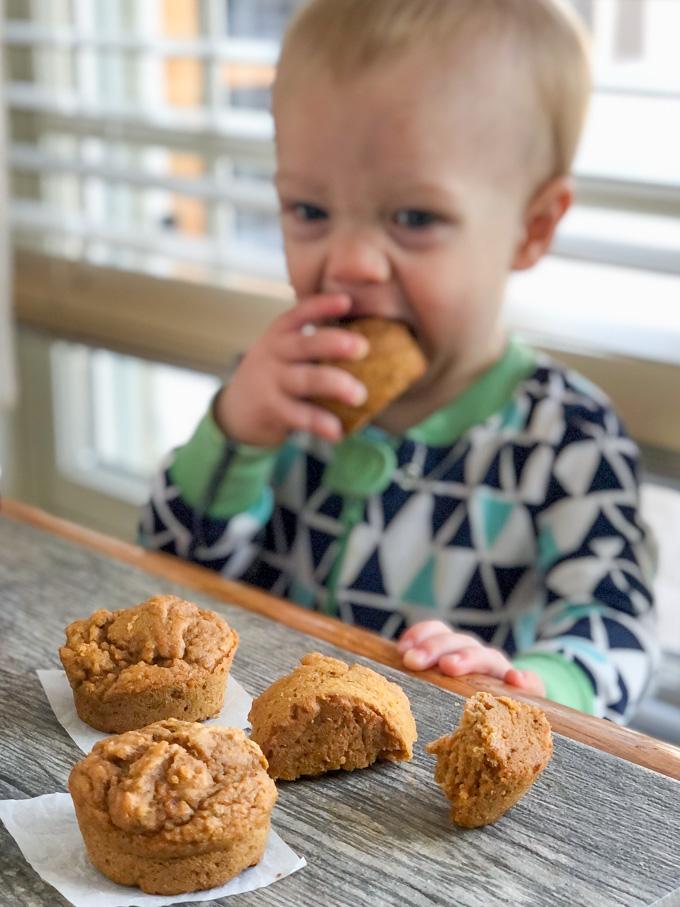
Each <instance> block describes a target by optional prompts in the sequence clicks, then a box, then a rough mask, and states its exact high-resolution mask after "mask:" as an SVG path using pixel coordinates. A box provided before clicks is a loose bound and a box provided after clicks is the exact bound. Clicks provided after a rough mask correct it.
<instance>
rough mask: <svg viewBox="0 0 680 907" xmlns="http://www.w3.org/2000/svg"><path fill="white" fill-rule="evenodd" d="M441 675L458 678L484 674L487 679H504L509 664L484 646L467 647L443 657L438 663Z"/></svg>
mask: <svg viewBox="0 0 680 907" xmlns="http://www.w3.org/2000/svg"><path fill="white" fill-rule="evenodd" d="M438 667H439V670H440V671H441V672H442V674H448V675H449V676H450V677H460V676H462V675H463V674H486V676H487V677H497V678H498V679H499V680H502V679H503V677H505V675H506V673H507V671H508V668H509V667H510V662H509V661H508V659H507V658H506V657H505V655H503V653H502V652H499V651H498V650H497V649H489V648H487V647H486V646H469V647H468V648H465V649H459V650H458V651H457V652H450V653H446V654H445V655H443V656H442V657H441V658H440V659H439V661H438Z"/></svg>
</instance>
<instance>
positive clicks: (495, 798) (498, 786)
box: [426, 693, 553, 828]
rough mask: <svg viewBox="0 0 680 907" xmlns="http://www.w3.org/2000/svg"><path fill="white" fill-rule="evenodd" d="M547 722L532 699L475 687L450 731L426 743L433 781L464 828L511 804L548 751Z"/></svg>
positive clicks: (487, 819) (489, 819) (496, 816)
mask: <svg viewBox="0 0 680 907" xmlns="http://www.w3.org/2000/svg"><path fill="white" fill-rule="evenodd" d="M552 749H553V747H552V736H551V733H550V725H549V723H548V719H547V718H546V717H545V714H544V712H542V711H541V709H539V708H538V706H535V705H529V704H527V703H525V702H517V701H516V700H514V699H510V698H508V697H507V696H498V697H496V696H492V695H491V693H475V695H474V696H472V697H471V698H470V699H468V701H467V702H466V704H465V708H464V710H463V717H462V718H461V722H460V725H459V726H458V728H457V730H455V731H454V732H453V733H451V734H448V735H446V736H445V737H440V738H439V739H438V740H434V741H433V742H432V743H428V744H427V746H426V750H427V752H428V753H432V754H433V755H435V756H436V757H437V765H436V768H435V776H434V777H435V781H436V782H437V783H438V784H440V785H441V787H442V788H443V790H444V793H445V794H446V796H447V797H448V799H449V800H450V802H451V818H452V820H453V822H454V823H455V824H456V825H460V826H462V827H463V828H478V827H479V826H481V825H488V824H489V823H491V822H495V821H496V820H497V819H500V817H501V816H502V815H503V814H504V813H506V812H507V811H508V810H509V809H510V808H511V807H512V806H514V805H515V804H516V803H517V802H518V801H519V800H520V799H521V798H522V797H523V796H524V794H526V792H527V791H528V790H529V788H530V787H531V785H532V784H533V783H534V781H535V780H536V778H538V776H539V775H540V773H541V772H542V771H543V769H544V768H545V767H546V765H547V764H548V762H549V761H550V757H551V756H552Z"/></svg>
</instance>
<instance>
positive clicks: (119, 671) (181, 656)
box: [59, 595, 238, 733]
mask: <svg viewBox="0 0 680 907" xmlns="http://www.w3.org/2000/svg"><path fill="white" fill-rule="evenodd" d="M237 646H238V635H237V634H236V631H235V630H232V629H231V627H230V626H229V625H228V624H227V622H226V621H225V620H223V619H222V618H221V617H220V616H219V615H217V614H215V613H214V612H213V611H202V610H200V609H199V608H197V607H196V605H194V604H192V603H191V602H187V601H183V600H182V599H181V598H177V597H176V596H174V595H158V596H156V597H154V598H150V599H148V600H147V601H145V602H143V603H142V604H141V605H137V606H136V607H134V608H126V609H125V610H122V611H103V610H102V611H95V613H94V614H93V615H92V616H91V617H88V618H87V619H86V620H76V621H74V622H73V623H72V624H70V625H69V626H68V627H67V628H66V645H64V646H62V647H61V649H60V650H59V656H60V658H61V663H62V664H63V666H64V670H65V671H66V675H67V676H68V679H69V683H70V684H71V688H72V690H73V698H74V701H75V706H76V711H77V712H78V715H79V716H80V718H82V720H83V721H85V722H86V723H87V724H89V725H90V726H91V727H93V728H97V730H100V731H108V732H116V733H119V732H121V731H129V730H133V729H134V728H140V727H144V725H145V724H150V723H151V722H152V721H159V720H160V719H162V718H183V719H185V720H187V721H200V720H201V719H204V718H210V717H211V716H213V715H216V714H217V713H218V712H219V711H220V709H221V708H222V705H223V703H224V691H225V687H226V683H227V677H228V676H229V669H230V667H231V663H232V661H233V658H234V653H235V652H236V647H237Z"/></svg>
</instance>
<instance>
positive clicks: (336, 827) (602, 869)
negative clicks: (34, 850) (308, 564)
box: [0, 517, 680, 907]
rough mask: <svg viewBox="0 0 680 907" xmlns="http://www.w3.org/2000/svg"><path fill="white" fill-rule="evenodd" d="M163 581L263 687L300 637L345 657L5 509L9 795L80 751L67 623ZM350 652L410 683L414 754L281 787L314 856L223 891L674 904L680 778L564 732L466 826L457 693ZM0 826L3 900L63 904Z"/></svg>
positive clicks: (43, 786) (65, 766)
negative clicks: (522, 780)
mask: <svg viewBox="0 0 680 907" xmlns="http://www.w3.org/2000/svg"><path fill="white" fill-rule="evenodd" d="M158 592H174V593H176V594H180V595H182V594H183V595H184V596H185V597H187V598H189V599H191V600H193V601H196V602H197V604H199V605H201V606H203V607H212V608H214V609H215V610H217V611H220V612H222V613H224V615H225V617H226V618H227V620H228V621H230V623H232V624H233V626H234V627H235V628H236V629H237V630H238V632H239V634H240V636H241V645H240V648H239V651H238V653H237V655H236V659H235V662H234V667H233V672H234V675H235V677H236V678H237V679H238V680H239V681H240V682H241V683H242V684H243V685H244V686H245V687H246V688H247V689H248V690H249V691H250V692H251V693H252V694H254V695H256V694H257V693H259V692H260V691H261V690H262V689H263V688H264V687H265V686H266V685H267V684H269V683H270V682H271V681H272V680H274V679H275V678H276V677H278V676H280V675H281V674H283V673H285V672H287V671H288V670H290V668H291V667H292V666H293V665H294V664H296V663H297V661H298V659H299V658H300V656H301V655H303V654H304V653H305V652H308V651H313V650H318V651H322V652H326V653H329V654H333V655H336V656H339V657H345V658H348V656H347V655H346V654H345V653H344V652H343V651H342V650H340V649H336V648H334V647H333V646H330V645H327V644H325V643H321V642H319V641H318V640H316V639H314V638H313V637H310V636H305V635H304V634H302V633H299V632H296V631H294V630H291V629H288V628H287V627H284V626H282V625H280V624H277V623H275V622H273V621H270V620H267V619H265V618H262V617H259V616H257V615H255V614H252V613H250V612H248V611H245V610H243V609H241V608H238V607H229V606H224V605H222V604H221V603H219V602H216V601H214V600H212V599H210V598H208V597H207V596H205V595H200V594H196V593H195V592H194V591H192V590H187V589H183V588H182V587H181V586H179V585H177V584H176V583H171V582H165V583H164V582H162V581H159V580H158V578H156V577H153V576H151V575H149V574H147V573H144V572H142V571H140V570H138V569H135V568H132V567H130V566H127V565H125V564H123V563H120V562H118V561H115V560H113V559H111V558H108V557H106V556H103V555H101V554H97V553H95V552H93V551H91V550H89V549H87V548H84V547H80V546H78V545H75V544H73V543H71V542H67V541H64V540H62V539H59V538H57V537H55V536H53V535H51V534H49V533H46V532H43V531H40V530H37V529H35V528H33V527H30V526H28V525H24V524H21V523H17V522H14V521H12V520H8V519H7V518H4V517H0V649H1V652H0V654H1V657H0V684H1V687H0V689H1V690H2V697H1V702H0V728H1V729H2V730H1V732H0V798H22V797H34V796H38V795H40V794H45V793H52V792H56V791H65V790H66V779H67V777H68V773H69V771H70V769H71V767H72V765H73V764H74V762H76V761H77V760H78V759H79V758H81V755H82V754H81V753H80V752H79V750H78V749H77V748H76V746H75V744H74V743H73V742H72V741H71V739H70V737H68V736H67V734H66V732H65V731H64V730H63V729H62V728H61V726H60V725H59V724H58V723H57V721H56V719H55V718H54V715H53V714H52V712H51V710H50V707H49V705H48V703H47V700H46V698H45V695H44V693H43V690H42V688H41V686H40V684H39V682H38V678H37V676H36V673H35V670H36V668H50V667H58V666H59V659H58V655H57V649H58V647H59V645H60V644H61V642H62V640H63V631H64V627H65V625H66V624H67V623H68V622H69V621H71V620H74V619H76V618H78V617H84V616H86V615H88V614H90V613H91V612H92V611H94V610H95V609H97V608H112V609H113V608H119V607H127V606H129V605H131V604H135V603H137V602H139V601H142V600H143V599H144V598H146V597H148V596H149V595H150V594H153V593H158ZM349 657H350V658H351V656H349ZM352 660H359V661H362V662H363V663H366V664H370V665H371V666H372V667H374V668H375V669H376V670H378V671H380V672H381V673H383V674H385V675H386V676H388V677H389V678H390V679H392V680H396V681H397V682H399V683H401V685H402V686H403V688H404V689H405V691H406V693H407V694H408V696H409V698H410V700H411V704H412V708H413V712H414V715H415V717H416V721H417V724H418V733H419V739H418V743H417V744H416V748H415V755H414V759H413V761H412V762H410V763H405V764H400V765H388V764H383V765H379V766H375V767H372V768H369V769H366V770H364V771H358V772H354V773H347V774H345V773H338V774H336V775H332V776H330V775H329V776H326V777H323V778H320V779H316V780H309V781H298V782H294V783H288V784H281V785H280V786H279V800H278V803H277V805H276V808H275V811H274V817H273V820H274V825H275V827H276V829H277V830H278V831H279V833H280V834H281V836H282V837H283V838H284V840H285V841H287V842H288V843H289V844H290V845H291V847H292V848H293V849H294V850H295V851H296V852H297V853H298V854H300V855H303V856H305V857H306V859H307V862H308V865H307V867H306V868H305V869H303V870H301V871H300V872H297V873H295V874H294V875H292V876H290V877H288V878H286V879H283V880H281V881H279V882H276V883H275V884H273V885H271V886H270V887H268V888H265V889H261V890H260V891H256V892H252V893H250V894H246V895H240V896H237V897H236V898H229V899H224V900H223V901H221V902H219V903H224V904H230V905H234V907H235V905H237V904H241V903H243V904H248V905H252V907H258V905H265V904H266V905H272V907H278V905H281V907H284V905H285V907H299V905H302V904H315V905H322V907H326V905H328V907H332V905H347V907H363V905H366V907H369V905H371V907H373V905H379V907H387V905H394V907H420V905H429V904H438V905H461V907H462V905H466V907H473V905H474V907H492V905H496V904H504V905H508V904H509V905H527V907H529V905H530V907H542V905H546V907H557V905H569V907H572V905H576V907H599V905H603V907H604V905H619V904H621V905H630V907H633V905H652V904H654V903H656V902H657V901H659V900H660V899H662V898H663V904H664V907H666V905H674V904H678V905H680V783H678V782H676V781H673V780H671V779H668V778H666V777H664V776H662V775H659V774H656V773H654V772H651V771H649V770H647V769H644V768H640V767H638V766H635V765H632V764H631V763H628V762H625V761H623V760H621V759H618V758H616V757H614V756H610V755H608V754H606V753H602V752H599V751H597V750H594V749H591V748H589V747H586V746H583V745H581V744H578V743H575V742H573V741H571V740H568V739H567V738H564V737H559V736H556V737H555V754H554V757H553V760H552V762H551V764H550V765H549V766H548V768H547V769H546V770H545V772H544V773H543V775H542V776H541V778H540V780H539V782H538V783H537V784H536V785H535V787H534V788H533V790H532V791H531V792H530V793H529V794H528V795H527V796H526V797H525V798H524V800H523V801H522V802H521V803H520V804H519V805H518V806H517V807H515V808H514V809H513V810H511V812H509V813H508V814H507V815H506V816H505V817H504V818H503V819H501V820H500V822H498V823H497V824H496V825H493V826H489V827H487V828H484V829H477V830H474V831H463V830H460V829H456V828H454V827H453V826H452V825H451V823H450V822H449V819H448V808H447V803H446V801H445V800H444V798H443V797H442V795H441V793H440V791H439V789H438V788H437V787H436V785H435V784H434V780H433V760H432V759H431V758H430V757H429V756H427V755H426V754H425V753H424V744H425V743H426V742H427V741H429V740H432V739H434V738H435V737H438V736H440V735H441V734H443V733H446V732H448V731H449V730H450V729H451V728H452V726H453V725H454V724H455V723H457V720H458V718H459V715H460V711H461V705H462V700H461V699H460V698H459V697H457V696H455V695H454V694H452V693H449V692H446V691H444V690H440V689H438V688H436V687H434V686H432V685H430V684H426V683H424V682H421V681H418V680H414V679H413V678H412V677H409V676H407V675H402V674H399V673H398V672H396V671H392V670H390V669H389V668H386V667H384V666H382V665H377V664H372V663H371V662H367V661H366V660H365V659H352ZM0 834H1V836H2V837H1V838H0V841H1V848H2V850H1V853H0V904H2V905H12V907H13V905H21V907H35V905H62V904H66V903H67V902H66V901H64V900H63V898H61V897H60V896H59V895H58V894H57V893H56V892H55V890H54V889H53V888H51V887H50V886H49V885H47V884H46V883H44V882H43V881H42V880H41V879H40V878H39V877H38V876H37V875H36V874H35V873H34V872H33V870H32V869H31V868H30V866H29V865H28V864H27V863H26V862H25V861H24V859H23V857H22V855H21V853H20V851H19V849H18V847H17V846H16V844H15V843H14V841H13V839H12V838H11V836H10V835H9V834H8V833H7V831H6V830H5V829H4V827H2V830H1V832H0ZM672 892H674V893H673V894H672ZM212 903H215V902H212Z"/></svg>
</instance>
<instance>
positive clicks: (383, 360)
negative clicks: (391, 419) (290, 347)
mask: <svg viewBox="0 0 680 907" xmlns="http://www.w3.org/2000/svg"><path fill="white" fill-rule="evenodd" d="M342 327H343V328H346V329H347V330H348V331H355V332H356V333H357V334H363V336H364V337H365V338H366V339H367V340H368V342H369V351H368V354H367V355H366V356H365V357H364V358H363V359H358V360H347V359H338V360H329V361H328V363H327V364H328V365H333V366H335V367H336V368H341V369H344V370H345V371H347V372H350V374H352V375H354V377H355V378H357V379H358V380H359V381H361V382H362V383H363V384H364V385H365V386H366V390H367V391H368V397H367V398H366V402H365V403H363V404H362V405H361V406H349V405H348V404H346V403H343V402H341V401H340V400H329V399H327V398H324V399H316V400H315V401H314V402H315V403H317V404H318V405H319V406H323V407H324V408H325V409H328V410H330V411H331V412H332V413H334V414H335V415H336V416H337V417H338V418H339V419H340V421H341V422H342V428H343V431H344V432H345V434H349V433H351V432H354V431H357V429H359V428H361V427H362V426H363V425H366V424H367V423H368V422H370V421H371V419H372V418H373V417H374V416H375V415H377V414H378V413H379V412H381V411H382V410H383V409H385V408H386V407H387V406H388V405H389V404H390V403H391V402H392V401H393V400H395V399H396V398H397V397H400V396H401V395H402V394H403V393H404V391H405V390H407V388H408V387H410V385H411V384H413V383H414V382H415V381H417V380H418V378H421V377H422V376H423V374H424V373H425V369H426V367H427V363H426V361H425V357H424V356H423V353H422V351H421V349H420V347H419V346H418V344H417V343H416V341H415V340H414V338H413V336H412V334H411V332H410V331H409V329H408V328H407V327H406V325H405V324H402V323H401V322H399V321H388V320H386V319H383V318H357V319H355V320H353V321H347V322H343V323H342Z"/></svg>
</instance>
